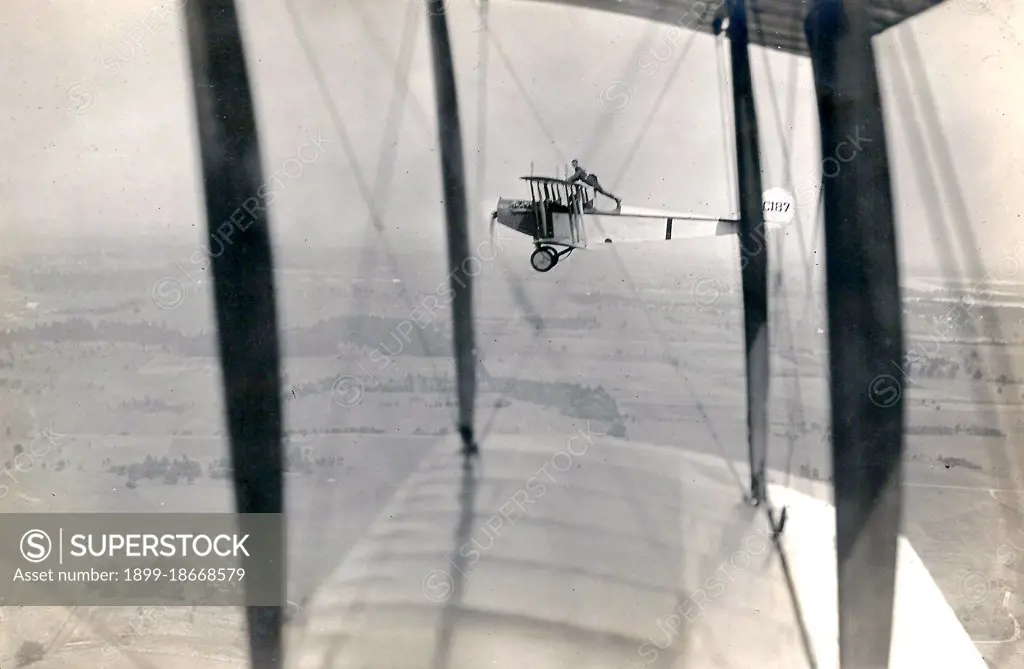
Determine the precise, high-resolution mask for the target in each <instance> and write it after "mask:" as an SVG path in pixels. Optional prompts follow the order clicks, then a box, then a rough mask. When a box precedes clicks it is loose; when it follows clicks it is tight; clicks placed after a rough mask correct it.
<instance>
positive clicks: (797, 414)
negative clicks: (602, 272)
mask: <svg viewBox="0 0 1024 669" xmlns="http://www.w3.org/2000/svg"><path fill="white" fill-rule="evenodd" d="M751 1H752V8H753V11H752V12H751V13H752V14H753V16H754V26H755V30H756V31H757V32H758V34H763V28H762V26H761V17H760V11H759V8H758V6H757V0H751ZM760 51H761V57H762V63H763V65H764V71H765V78H766V79H767V82H768V86H767V88H768V91H769V97H770V99H771V103H772V109H773V111H774V117H775V121H776V126H777V129H778V134H779V143H780V145H781V147H782V163H783V169H782V173H783V175H784V179H785V181H784V184H785V187H786V189H787V190H789V191H792V183H793V181H792V180H793V176H792V157H791V154H790V151H789V145H790V144H791V143H792V131H793V124H792V122H790V125H789V133H788V136H787V132H786V128H785V127H784V126H783V121H782V110H781V109H780V108H779V100H778V97H777V96H776V94H775V85H774V83H775V82H774V77H773V76H772V69H771V62H769V59H768V53H767V51H766V50H765V49H763V48H762V49H761V50H760ZM790 58H791V60H792V63H793V67H792V68H791V69H790V79H789V88H790V91H791V96H790V107H789V113H790V115H795V113H796V57H795V56H790ZM794 215H795V217H796V227H797V231H798V236H799V239H800V246H801V249H802V250H803V249H804V240H803V232H802V228H803V218H802V216H801V215H800V212H799V210H797V211H796V212H794ZM779 232H780V231H776V232H775V235H777V234H779ZM775 235H773V239H777V237H775ZM777 246H778V249H777V250H779V251H782V250H783V249H784V248H785V245H784V244H778V245H777ZM805 253H806V251H804V253H803V254H801V258H802V259H803V260H804V264H805V265H806V266H808V267H809V265H810V259H809V258H806V257H805ZM777 256H778V257H776V258H775V262H776V263H779V264H780V265H781V266H782V268H781V270H780V271H781V272H783V273H784V272H785V262H784V257H783V254H782V253H778V254H777ZM804 290H805V291H810V285H809V284H808V285H806V286H805V288H804ZM778 293H779V294H778V297H779V300H778V302H779V303H780V306H779V313H780V315H781V316H782V318H781V321H782V324H783V327H784V328H785V333H784V335H783V336H784V337H785V338H786V339H787V340H788V342H789V354H790V357H791V358H792V359H793V362H794V364H795V365H796V366H797V369H796V370H795V373H794V374H793V377H792V379H793V383H792V388H793V397H791V398H790V399H789V402H788V405H789V411H788V413H789V423H790V429H789V430H787V434H786V438H787V442H788V443H787V451H786V467H785V469H784V471H785V472H786V476H787V483H788V482H789V480H790V477H792V475H793V457H794V454H795V451H796V441H797V436H796V434H795V432H794V430H795V429H796V427H795V426H796V425H799V426H801V428H802V427H803V426H804V425H805V418H804V407H803V404H804V403H803V396H802V392H801V383H800V374H799V363H798V361H797V359H796V344H795V342H794V338H795V333H794V330H793V325H792V322H791V319H790V317H789V300H788V296H787V294H786V287H785V282H782V283H780V284H779V285H778ZM801 325H802V324H801Z"/></svg>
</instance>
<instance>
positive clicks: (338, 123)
mask: <svg viewBox="0 0 1024 669" xmlns="http://www.w3.org/2000/svg"><path fill="white" fill-rule="evenodd" d="M283 1H284V4H285V7H286V8H287V10H288V14H289V16H290V19H291V24H292V29H293V31H294V33H295V36H296V39H297V40H298V42H299V44H300V45H301V47H302V49H303V52H304V53H305V56H306V60H307V62H308V63H309V67H310V71H311V72H312V73H313V77H314V80H315V81H316V84H317V87H318V89H319V92H320V96H321V98H322V99H323V101H324V106H325V107H326V108H327V112H328V114H329V117H330V119H331V125H332V126H333V127H334V131H335V132H336V133H337V134H338V137H339V139H340V141H341V145H342V150H343V151H344V153H345V157H346V159H347V161H348V163H349V167H350V170H351V172H352V175H353V177H354V179H355V181H356V186H357V187H358V189H359V192H360V195H361V197H362V200H363V203H364V204H365V205H366V207H367V210H368V212H369V216H370V220H369V225H370V226H372V229H373V230H375V231H376V233H377V236H378V240H379V243H380V245H381V249H382V250H383V251H384V255H385V258H386V259H387V262H388V265H389V266H390V268H391V271H392V273H393V274H394V275H395V277H396V278H399V281H400V283H399V294H400V295H401V298H402V300H403V301H404V302H405V306H406V308H407V309H408V310H409V313H412V312H413V311H414V310H415V309H416V307H417V304H416V303H415V302H414V301H413V299H412V296H411V295H410V293H409V289H408V285H409V282H407V281H405V280H404V279H402V278H401V277H402V274H403V273H402V271H401V269H400V268H401V262H400V261H399V260H398V258H397V257H396V253H395V251H394V249H393V248H392V246H391V243H390V242H389V241H388V238H387V232H386V228H385V226H384V221H383V218H382V216H381V214H380V212H379V209H378V206H377V205H376V204H375V199H374V194H373V193H372V192H371V190H370V186H369V185H368V183H367V180H366V177H365V175H364V173H363V170H362V167H361V166H360V164H359V158H358V156H357V155H356V149H355V146H354V144H353V142H352V139H351V136H350V135H349V133H348V131H347V129H346V126H345V122H344V121H343V120H342V118H341V113H340V112H339V110H338V106H337V104H336V103H335V102H334V98H333V96H332V95H331V93H330V89H329V87H328V86H327V82H326V78H325V76H324V72H323V69H322V68H321V67H320V64H319V61H318V60H317V57H316V54H315V53H314V52H313V47H312V44H311V43H310V40H309V36H308V35H307V34H306V32H305V30H304V28H303V26H302V21H301V19H300V18H299V15H298V10H297V8H296V7H295V4H294V0H283ZM410 2H412V4H416V0H410ZM396 76H397V75H396ZM409 95H411V93H409ZM403 99H404V98H403ZM396 132H397V130H396ZM391 139H394V138H391ZM387 141H388V137H387V135H384V136H383V139H382V143H386V142H387ZM396 160H397V152H394V153H392V154H391V161H390V164H388V163H384V162H383V160H382V163H381V164H382V165H384V166H385V167H384V168H380V166H378V167H379V169H378V173H379V175H390V174H392V173H393V167H394V165H393V163H394V162H395V161H396ZM389 181H390V180H389ZM384 192H386V191H385V190H384V189H381V193H382V194H383V193H384ZM385 204H386V199H385ZM417 337H418V339H419V341H420V345H421V347H422V349H423V351H424V352H425V353H426V355H427V357H428V358H429V360H430V365H431V369H432V370H433V371H434V372H435V374H438V373H439V369H438V367H437V363H436V359H437V357H438V356H437V352H436V351H435V350H434V347H433V346H431V344H430V341H429V340H428V339H427V338H426V337H424V336H422V335H421V334H417ZM450 415H451V417H452V422H453V423H457V422H458V420H459V419H458V417H457V414H456V413H455V412H454V411H451V410H450Z"/></svg>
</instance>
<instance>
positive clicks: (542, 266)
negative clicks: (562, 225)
mask: <svg viewBox="0 0 1024 669" xmlns="http://www.w3.org/2000/svg"><path fill="white" fill-rule="evenodd" d="M530 264H531V265H532V266H533V268H534V269H535V270H537V271H538V272H550V271H551V269H552V268H553V267H554V266H555V265H557V264H558V253H556V252H555V250H554V249H553V248H551V247H550V246H538V247H537V250H536V251H534V252H533V253H532V254H530Z"/></svg>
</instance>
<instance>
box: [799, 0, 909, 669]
mask: <svg viewBox="0 0 1024 669" xmlns="http://www.w3.org/2000/svg"><path fill="white" fill-rule="evenodd" d="M868 12H869V5H868V4H867V3H860V2H840V1H839V0H816V2H815V3H814V6H813V7H812V10H811V14H810V16H809V17H808V19H807V24H806V31H807V42H808V44H809V45H810V47H811V62H812V65H813V68H814V86H815V90H816V92H817V101H818V115H819V118H820V125H821V151H822V155H823V156H824V158H825V160H826V161H829V159H833V162H835V163H836V164H837V165H839V169H838V170H836V169H835V168H833V172H835V174H833V175H829V178H827V179H825V184H824V201H825V258H826V277H827V280H828V324H829V371H830V374H831V379H832V380H831V401H832V468H833V480H834V482H835V483H834V495H835V506H836V558H837V561H838V564H837V567H838V576H839V583H838V587H839V593H838V595H839V658H840V666H841V667H842V669H875V668H877V667H887V666H889V652H890V644H891V638H892V619H893V614H892V611H893V605H894V588H895V581H896V557H897V545H898V543H897V542H898V539H899V527H900V515H901V513H902V457H903V402H902V399H903V389H902V387H901V386H900V383H901V381H902V380H901V379H897V378H896V377H895V376H894V375H893V374H892V370H893V369H894V368H895V365H896V363H898V362H900V361H901V358H902V355H903V329H902V322H901V316H902V314H901V302H900V292H899V276H898V266H897V258H898V256H897V250H896V237H895V230H894V224H893V209H892V193H891V188H890V182H889V165H888V160H887V155H886V144H885V128H884V126H883V116H882V104H881V96H880V95H879V91H878V79H877V73H876V69H875V60H874V54H873V52H872V47H871V37H872V31H871V21H870V16H869V13H868ZM851 155H852V157H851Z"/></svg>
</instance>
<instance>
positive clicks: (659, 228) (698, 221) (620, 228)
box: [587, 206, 738, 243]
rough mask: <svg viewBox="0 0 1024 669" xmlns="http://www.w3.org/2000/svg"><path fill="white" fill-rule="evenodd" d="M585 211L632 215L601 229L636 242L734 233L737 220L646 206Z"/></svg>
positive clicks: (600, 214)
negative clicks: (627, 220) (606, 228)
mask: <svg viewBox="0 0 1024 669" xmlns="http://www.w3.org/2000/svg"><path fill="white" fill-rule="evenodd" d="M587 215H588V217H589V216H596V217H599V218H603V217H615V218H627V219H635V220H632V221H630V222H625V221H624V222H622V223H617V224H616V225H615V227H614V228H613V229H608V230H604V231H602V236H603V237H604V238H605V239H611V240H612V241H613V242H627V243H636V242H647V241H651V242H654V241H671V240H673V239H701V238H705V237H721V236H724V235H734V234H736V232H737V229H738V222H737V221H735V220H731V219H727V218H716V217H713V216H696V215H694V214H686V213H682V212H677V211H666V210H662V209H647V208H645V207H628V206H626V207H621V208H619V209H617V210H599V209H588V210H587ZM655 221H658V222H657V223H655ZM600 227H604V226H600Z"/></svg>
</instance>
